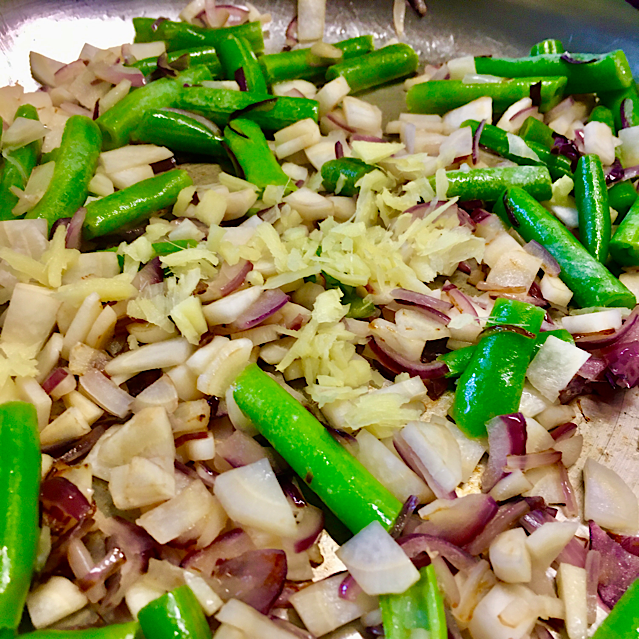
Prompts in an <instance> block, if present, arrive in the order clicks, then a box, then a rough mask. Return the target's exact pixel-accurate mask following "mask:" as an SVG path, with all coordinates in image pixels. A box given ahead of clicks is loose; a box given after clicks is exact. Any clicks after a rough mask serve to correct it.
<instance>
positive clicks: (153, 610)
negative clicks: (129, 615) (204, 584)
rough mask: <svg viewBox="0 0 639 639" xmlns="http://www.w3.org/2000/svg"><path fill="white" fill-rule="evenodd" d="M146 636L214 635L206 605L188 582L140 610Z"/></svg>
mask: <svg viewBox="0 0 639 639" xmlns="http://www.w3.org/2000/svg"><path fill="white" fill-rule="evenodd" d="M138 619H139V621H140V627H141V628H142V631H143V632H144V636H145V637H149V638H152V639H210V638H211V629H210V628H209V624H208V622H207V620H206V617H205V616H204V612H203V611H202V607H201V606H200V604H199V603H198V600H197V599H196V598H195V595H194V594H193V592H192V591H191V589H190V588H189V587H188V586H180V587H179V588H176V589H175V590H172V591H171V592H167V593H166V594H165V595H162V596H161V597H158V598H157V599H154V600H153V601H152V602H151V603H148V604H147V605H146V606H144V608H142V610H140V612H139V613H138Z"/></svg>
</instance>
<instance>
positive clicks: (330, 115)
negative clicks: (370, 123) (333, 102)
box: [326, 113, 357, 133]
mask: <svg viewBox="0 0 639 639" xmlns="http://www.w3.org/2000/svg"><path fill="white" fill-rule="evenodd" d="M326 119H327V120H329V121H330V122H332V123H333V124H334V125H335V126H338V127H339V128H340V129H343V130H344V131H346V132H347V133H355V132H356V130H357V129H354V128H353V127H350V126H348V124H346V122H344V120H342V119H341V118H338V117H337V116H336V115H335V113H328V114H327V115H326Z"/></svg>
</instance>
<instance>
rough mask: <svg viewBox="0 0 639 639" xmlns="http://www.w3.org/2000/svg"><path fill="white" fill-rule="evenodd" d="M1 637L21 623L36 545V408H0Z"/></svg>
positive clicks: (20, 405)
mask: <svg viewBox="0 0 639 639" xmlns="http://www.w3.org/2000/svg"><path fill="white" fill-rule="evenodd" d="M0 449H1V450H2V463H1V464H0V486H2V496H1V497H0V500H1V502H2V505H1V506H0V512H2V517H0V549H1V552H0V575H1V576H2V578H1V581H0V584H1V588H0V634H3V633H4V634H7V635H8V634H10V633H11V632H13V631H15V629H16V628H17V627H18V625H19V624H20V619H21V617H22V609H23V608H24V603H25V601H26V598H27V593H28V592H29V586H30V585H31V575H32V573H33V564H34V562H35V558H36V549H37V545H38V535H39V530H38V514H39V505H38V499H39V493H40V463H41V455H40V439H39V437H38V419H37V416H36V411H35V408H34V407H33V405H32V404H27V403H26V402H7V403H5V404H1V405H0Z"/></svg>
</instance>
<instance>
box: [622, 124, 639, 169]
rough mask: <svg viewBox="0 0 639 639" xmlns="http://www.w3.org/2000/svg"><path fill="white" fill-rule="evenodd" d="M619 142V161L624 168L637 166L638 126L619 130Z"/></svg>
mask: <svg viewBox="0 0 639 639" xmlns="http://www.w3.org/2000/svg"><path fill="white" fill-rule="evenodd" d="M617 135H618V136H619V139H620V140H621V159H622V163H623V165H624V166H625V167H629V166H635V165H637V164H639V126H630V127H627V128H625V129H621V130H620V131H619V132H618V134H617Z"/></svg>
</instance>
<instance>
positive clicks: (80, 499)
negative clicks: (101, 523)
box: [40, 476, 93, 526]
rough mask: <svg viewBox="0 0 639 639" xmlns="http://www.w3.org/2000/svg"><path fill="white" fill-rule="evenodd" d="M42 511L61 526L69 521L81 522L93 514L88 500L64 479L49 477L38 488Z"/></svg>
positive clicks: (72, 484)
mask: <svg viewBox="0 0 639 639" xmlns="http://www.w3.org/2000/svg"><path fill="white" fill-rule="evenodd" d="M40 502H41V503H42V508H43V510H44V511H45V512H46V513H47V515H49V517H51V518H53V519H54V520H56V521H57V522H59V523H60V524H62V525H63V526H66V525H67V524H68V523H69V522H70V521H72V520H75V521H82V520H83V519H85V518H86V517H88V516H89V515H90V514H91V513H92V512H93V507H92V506H91V504H90V503H89V500H88V499H87V498H86V497H85V496H84V495H83V494H82V493H81V492H80V489H79V488H78V487H77V486H76V485H75V484H74V483H72V482H70V481H69V480H68V479H66V478H65V477H60V476H57V477H50V478H49V479H45V480H44V481H43V482H42V485H41V486H40Z"/></svg>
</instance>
